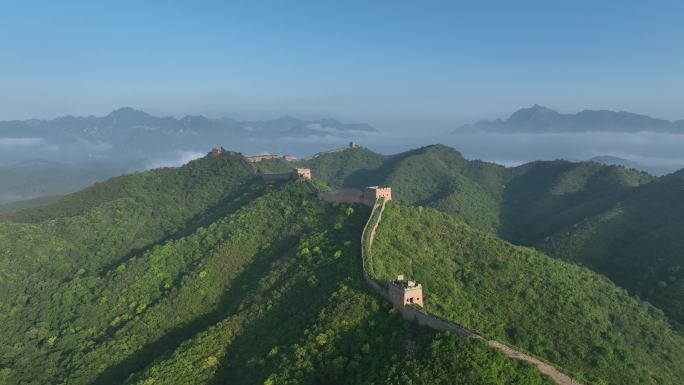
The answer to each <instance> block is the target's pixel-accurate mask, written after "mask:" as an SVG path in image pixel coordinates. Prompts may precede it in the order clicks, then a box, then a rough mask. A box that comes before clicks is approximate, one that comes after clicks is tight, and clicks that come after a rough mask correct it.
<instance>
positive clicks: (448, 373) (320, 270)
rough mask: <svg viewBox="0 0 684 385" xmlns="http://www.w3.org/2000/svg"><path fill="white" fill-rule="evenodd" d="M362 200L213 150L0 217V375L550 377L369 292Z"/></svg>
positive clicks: (36, 379)
mask: <svg viewBox="0 0 684 385" xmlns="http://www.w3.org/2000/svg"><path fill="white" fill-rule="evenodd" d="M368 214H369V210H368V208H366V207H363V206H356V205H353V206H350V205H330V204H327V203H324V202H322V201H320V200H318V199H317V197H316V195H315V194H313V193H312V192H311V191H310V188H308V187H307V186H306V184H305V183H302V182H286V183H285V182H278V183H265V182H262V181H261V180H260V179H259V178H255V177H253V176H251V175H249V174H248V173H247V172H246V171H245V170H244V169H243V168H242V166H241V164H240V159H239V158H238V157H237V156H233V155H228V154H225V155H222V156H208V157H205V158H203V159H200V160H197V161H193V162H191V163H190V164H188V165H187V166H184V167H182V168H178V169H160V170H154V171H151V172H145V173H138V174H133V175H128V176H123V177H119V178H114V179H112V180H110V181H108V182H105V183H102V184H98V185H95V186H93V187H91V188H89V189H87V190H84V191H82V192H79V193H77V194H73V195H70V196H67V197H66V198H64V199H62V200H60V201H58V202H56V203H54V204H51V205H48V206H45V207H41V208H37V209H30V210H27V211H23V212H20V213H17V214H13V215H11V216H9V217H6V218H4V219H3V220H2V221H0V250H2V254H0V325H2V328H0V346H2V347H3V349H0V383H2V384H18V383H21V384H61V383H69V384H118V383H130V384H133V383H140V384H152V383H155V384H178V383H183V384H220V383H236V384H263V383H266V384H287V383H293V384H294V383H298V384H301V383H312V384H313V383H322V382H325V383H348V384H364V383H365V384H372V383H376V384H377V383H397V384H411V383H425V384H428V383H429V384H435V383H450V384H463V385H466V384H483V385H484V384H501V385H504V384H506V385H508V384H520V385H523V384H525V385H527V384H532V385H534V384H550V383H551V382H550V380H549V379H547V378H545V377H542V376H541V375H540V374H539V373H538V372H537V370H536V369H534V368H532V367H530V366H529V365H526V364H523V363H521V362H519V361H515V360H511V359H508V358H507V357H505V356H503V355H502V354H500V353H498V352H496V351H494V350H492V349H490V348H488V347H487V346H486V345H484V344H483V343H481V342H476V341H469V340H465V339H461V338H457V337H454V336H452V335H444V334H437V333H435V332H433V331H431V330H429V329H425V328H420V327H417V326H415V325H413V324H410V323H407V322H405V321H403V320H402V319H401V317H400V316H399V315H398V313H397V312H396V311H395V310H393V309H390V307H389V306H388V305H387V304H385V303H383V302H382V301H381V300H380V299H379V298H378V297H376V296H375V295H373V294H371V293H370V292H369V290H368V289H367V288H366V286H365V283H364V282H363V281H362V280H361V279H360V264H361V261H360V256H359V251H360V245H359V238H360V235H361V230H362V228H363V225H364V223H365V221H366V219H367V217H368Z"/></svg>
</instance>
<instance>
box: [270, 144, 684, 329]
mask: <svg viewBox="0 0 684 385" xmlns="http://www.w3.org/2000/svg"><path fill="white" fill-rule="evenodd" d="M350 159H353V160H354V161H353V162H350ZM362 159H367V160H366V161H365V163H367V164H368V166H364V161H363V160H362ZM275 165H277V166H278V167H280V168H281V169H282V168H285V167H286V166H287V167H292V166H294V165H296V166H299V167H310V168H311V170H312V172H313V173H314V175H317V176H319V175H320V178H321V179H322V180H323V181H324V182H326V183H328V184H330V185H331V186H339V187H360V186H364V185H368V184H386V185H391V186H392V188H393V196H394V198H395V199H396V201H398V202H399V203H402V204H410V205H419V206H426V207H432V208H435V209H437V210H440V211H442V212H445V213H447V214H450V215H451V216H453V217H455V218H457V219H459V220H462V221H464V222H465V223H467V224H469V225H471V226H473V227H475V228H478V229H482V230H486V231H488V232H491V233H494V234H497V235H499V236H500V237H502V238H504V239H506V240H508V241H510V242H513V243H515V244H519V245H525V246H531V247H535V248H538V249H539V250H541V251H543V252H545V253H547V254H549V255H551V256H555V257H559V258H563V259H567V260H571V261H575V262H580V263H582V264H584V265H586V266H587V267H590V268H592V269H593V270H595V271H597V272H599V273H601V274H604V275H606V276H607V277H609V278H610V279H612V280H613V281H614V282H616V283H618V284H619V285H622V286H623V287H624V288H626V289H628V290H629V291H630V292H631V293H633V294H635V295H638V296H639V297H641V298H644V299H646V300H648V301H651V302H652V303H653V304H655V305H656V306H658V307H660V308H661V309H662V310H663V311H665V313H666V314H667V315H668V316H669V317H670V318H671V319H672V320H673V321H675V322H677V323H680V324H681V323H684V275H683V274H684V270H682V268H681V266H684V256H683V255H682V254H681V252H680V250H681V242H679V240H680V239H682V238H683V237H682V234H684V199H683V198H684V196H683V195H682V188H681V183H679V182H678V181H681V175H682V173H684V170H680V171H679V172H677V173H674V174H670V175H667V176H664V177H660V178H656V177H653V176H651V175H648V174H646V173H643V172H639V171H636V170H633V169H628V168H625V167H622V166H607V165H601V164H598V163H595V162H570V161H563V160H557V161H536V162H531V163H527V164H524V165H521V166H518V167H512V168H506V167H503V166H499V165H496V164H492V163H487V162H482V161H477V160H474V161H469V160H466V159H464V158H463V156H461V154H460V153H458V152H457V151H455V150H454V149H451V148H449V147H446V146H443V145H433V146H427V147H423V148H420V149H416V150H411V151H407V152H404V153H400V154H396V155H389V156H385V155H379V154H375V153H373V152H372V151H369V150H367V149H364V148H358V149H348V150H346V151H343V152H338V153H331V154H324V155H321V156H319V157H316V158H314V159H311V160H307V161H297V162H293V163H287V162H283V161H281V162H280V163H276V162H273V161H264V162H260V163H258V164H257V166H258V168H259V169H261V170H263V171H264V172H268V171H269V170H270V169H271V168H272V167H274V166H275ZM678 178H679V179H678ZM623 212H628V213H629V215H616V213H623ZM609 219H610V220H609ZM599 223H600V224H601V225H600V226H599V225H597V224H599Z"/></svg>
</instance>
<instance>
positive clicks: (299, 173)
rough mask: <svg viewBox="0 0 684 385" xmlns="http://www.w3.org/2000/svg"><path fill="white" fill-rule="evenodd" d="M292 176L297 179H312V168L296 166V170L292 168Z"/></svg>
mask: <svg viewBox="0 0 684 385" xmlns="http://www.w3.org/2000/svg"><path fill="white" fill-rule="evenodd" d="M292 177H293V178H294V179H295V180H298V179H304V180H310V179H311V169H308V168H295V169H294V170H292Z"/></svg>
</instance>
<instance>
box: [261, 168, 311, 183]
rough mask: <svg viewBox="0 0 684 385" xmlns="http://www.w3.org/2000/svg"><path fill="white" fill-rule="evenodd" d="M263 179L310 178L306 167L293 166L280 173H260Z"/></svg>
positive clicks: (309, 172)
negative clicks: (293, 167)
mask: <svg viewBox="0 0 684 385" xmlns="http://www.w3.org/2000/svg"><path fill="white" fill-rule="evenodd" d="M261 179H263V180H266V181H268V180H311V170H310V169H308V168H295V169H293V170H292V171H290V172H284V173H282V174H261Z"/></svg>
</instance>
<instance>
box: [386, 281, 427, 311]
mask: <svg viewBox="0 0 684 385" xmlns="http://www.w3.org/2000/svg"><path fill="white" fill-rule="evenodd" d="M388 294H389V297H390V301H391V302H392V305H393V306H394V307H395V308H396V309H397V310H399V311H400V312H401V314H402V315H403V316H404V318H406V319H410V318H411V316H410V314H411V313H409V312H408V307H410V306H420V307H423V286H422V285H421V284H419V283H417V282H416V281H411V280H408V281H407V280H404V276H403V275H399V276H397V279H396V280H395V281H392V282H390V284H389V290H388Z"/></svg>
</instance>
